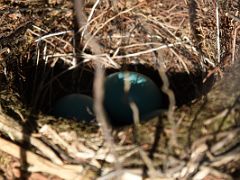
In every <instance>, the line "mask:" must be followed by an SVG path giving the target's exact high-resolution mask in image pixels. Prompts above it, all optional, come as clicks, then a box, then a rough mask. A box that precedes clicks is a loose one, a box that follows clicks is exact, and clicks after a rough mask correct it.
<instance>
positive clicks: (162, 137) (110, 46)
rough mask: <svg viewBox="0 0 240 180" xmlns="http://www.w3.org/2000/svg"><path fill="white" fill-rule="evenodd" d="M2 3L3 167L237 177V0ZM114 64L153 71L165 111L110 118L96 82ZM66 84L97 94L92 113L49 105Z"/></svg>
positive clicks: (25, 171)
mask: <svg viewBox="0 0 240 180" xmlns="http://www.w3.org/2000/svg"><path fill="white" fill-rule="evenodd" d="M0 5H1V6H0V13H1V17H2V18H1V20H0V22H1V24H2V26H1V34H2V36H1V37H0V48H1V49H0V55H1V60H0V63H1V69H0V70H1V71H0V72H1V73H0V79H1V86H0V87H1V97H0V100H1V101H0V102H1V111H0V141H1V147H0V150H1V151H0V157H1V158H0V160H1V163H0V169H1V171H0V173H1V175H2V176H3V177H5V178H9V179H13V178H24V179H25V178H26V177H31V178H33V179H34V178H38V179H39V178H46V177H51V176H55V178H60V179H95V178H100V179H115V178H120V179H141V178H146V179H148V178H156V179H234V178H238V176H239V175H238V174H239V170H240V169H239V167H240V166H239V159H240V158H239V157H240V149H239V143H240V139H239V133H240V128H239V122H240V116H239V107H240V106H239V104H240V103H239V97H240V87H239V86H238V82H239V77H238V76H237V73H238V71H239V69H240V66H239V62H238V61H237V59H238V58H237V57H239V55H238V54H239V52H238V44H239V40H238V38H237V37H238V34H239V33H238V29H239V25H238V24H239V21H240V20H239V17H238V9H239V2H238V1H234V0H232V1H216V2H215V1H208V0H207V1H199V2H197V1H192V0H189V1H184V0H180V1H179V2H178V3H176V2H175V1H169V0H168V1H166V0H162V1H159V0H132V1H127V0H119V1H115V0H112V1H110V0H109V1H108V0H102V1H97V0H96V1H92V0H86V1H85V2H84V1H82V0H78V1H77V0H76V1H73V2H69V1H64V0H56V1H54V0H48V2H47V3H46V2H43V1H32V2H31V1H29V2H24V1H17V2H15V1H12V2H9V1H3V2H1V3H0ZM122 70H132V71H137V72H140V73H142V74H145V75H147V76H149V77H150V78H151V79H153V81H154V82H155V83H156V84H157V85H158V86H159V87H160V88H162V90H163V91H164V92H165V93H166V95H167V99H168V110H166V111H164V112H163V113H162V114H161V115H158V116H156V117H153V118H152V119H151V120H149V121H147V122H143V123H141V124H133V125H129V126H125V127H118V128H112V127H111V126H110V125H109V124H108V121H107V120H106V117H105V116H104V113H103V112H104V109H103V107H102V105H101V99H102V92H103V91H104V90H103V89H101V87H102V84H103V79H104V74H106V75H107V74H110V73H112V72H117V71H122ZM221 78H222V79H223V80H221ZM215 82H216V83H215ZM75 92H77V93H84V94H87V95H90V96H94V99H95V102H94V103H95V113H96V120H97V121H96V122H91V123H85V122H77V121H73V120H67V119H61V118H60V119H56V118H54V117H52V116H50V115H48V112H49V111H50V109H51V107H52V106H53V104H54V103H55V101H56V100H57V99H59V98H60V97H62V96H64V95H66V94H70V93H75Z"/></svg>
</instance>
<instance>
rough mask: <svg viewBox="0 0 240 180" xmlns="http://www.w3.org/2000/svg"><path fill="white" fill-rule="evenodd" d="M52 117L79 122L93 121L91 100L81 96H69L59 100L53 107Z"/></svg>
mask: <svg viewBox="0 0 240 180" xmlns="http://www.w3.org/2000/svg"><path fill="white" fill-rule="evenodd" d="M52 115H54V116H56V117H63V118H68V119H77V120H81V121H91V120H92V119H94V114H93V100H92V98H91V97H89V96H86V95H83V94H71V95H67V96H64V97H63V98H61V99H59V100H58V101H57V102H56V104H55V106H54V107H53V111H52Z"/></svg>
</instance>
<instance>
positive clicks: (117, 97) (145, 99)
mask: <svg viewBox="0 0 240 180" xmlns="http://www.w3.org/2000/svg"><path fill="white" fill-rule="evenodd" d="M127 84H128V85H130V88H129V91H128V92H125V91H124V85H127ZM162 99H163V97H162V92H161V90H160V89H159V88H158V86H157V85H156V84H155V83H154V82H153V81H152V80H151V79H150V78H149V77H147V76H145V75H143V74H140V73H137V72H128V71H126V72H117V73H114V74H111V75H109V76H108V77H107V78H106V81H105V97H104V106H105V110H106V112H107V114H108V116H109V119H110V122H111V123H112V124H113V125H126V124H131V123H132V122H133V111H132V109H131V107H130V103H131V102H134V103H135V105H136V106H137V108H138V111H139V118H140V120H143V119H146V118H147V117H150V116H151V114H155V112H157V111H159V109H161V108H162Z"/></svg>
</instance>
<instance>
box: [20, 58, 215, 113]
mask: <svg viewBox="0 0 240 180" xmlns="http://www.w3.org/2000/svg"><path fill="white" fill-rule="evenodd" d="M120 70H123V71H124V70H128V71H135V72H138V73H141V74H144V75H146V76H148V77H149V78H150V79H152V80H153V81H154V82H155V84H156V85H157V86H158V87H159V88H161V87H162V80H161V78H160V76H159V73H158V71H157V70H155V69H154V68H152V67H149V66H145V65H125V66H123V68H122V69H120ZM120 70H116V69H106V76H107V75H109V74H112V73H114V72H117V71H120ZM23 72H24V75H25V78H26V80H25V83H24V88H23V92H22V93H21V94H22V95H23V97H24V98H23V99H24V100H25V103H26V104H27V105H28V106H29V107H30V108H34V109H35V110H37V111H38V110H40V111H42V112H43V113H46V114H48V113H49V112H50V111H51V108H52V106H53V105H54V103H55V102H56V101H57V100H58V99H59V98H61V97H63V96H65V95H68V94H71V93H82V94H86V95H89V96H92V88H93V80H94V69H91V68H89V66H87V65H83V66H80V67H78V68H74V69H72V70H67V67H66V66H65V65H64V64H63V63H61V62H57V63H56V64H55V66H54V67H50V66H49V65H46V64H45V63H44V62H41V63H39V64H38V65H37V66H36V65H34V64H31V63H27V64H26V65H25V66H24V68H23ZM63 72H64V73H63ZM167 75H168V78H169V81H170V88H171V89H172V90H173V92H174V94H175V98H176V105H177V106H181V105H183V104H187V103H190V102H191V101H192V100H194V99H196V98H198V97H201V96H202V95H204V94H206V93H207V92H208V91H209V90H210V89H211V87H212V85H213V84H214V82H215V78H214V76H211V77H209V78H208V79H207V81H206V82H205V83H203V79H204V77H205V74H204V73H203V72H201V71H199V72H195V73H190V74H188V73H185V72H168V73H167ZM163 102H164V106H165V107H166V108H167V107H168V97H167V95H165V97H164V98H163Z"/></svg>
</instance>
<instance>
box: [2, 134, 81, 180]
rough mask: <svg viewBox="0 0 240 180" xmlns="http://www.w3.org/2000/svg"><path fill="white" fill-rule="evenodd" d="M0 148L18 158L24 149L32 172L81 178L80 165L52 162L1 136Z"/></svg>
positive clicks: (65, 177) (67, 177)
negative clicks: (61, 164)
mask: <svg viewBox="0 0 240 180" xmlns="http://www.w3.org/2000/svg"><path fill="white" fill-rule="evenodd" d="M0 144H1V146H0V150H1V151H3V152H5V153H7V154H10V155H12V156H14V157H16V158H18V159H20V158H21V156H20V152H21V151H24V152H25V153H26V161H27V163H29V164H30V165H32V167H30V168H29V170H30V171H32V172H45V173H49V174H53V175H56V176H59V177H61V178H63V179H69V180H70V179H76V180H78V179H79V180H80V179H82V176H81V175H80V173H81V172H82V170H83V167H82V166H79V165H76V166H72V167H71V166H64V165H63V166H60V165H57V164H54V163H52V162H51V161H48V160H46V159H44V158H42V157H41V156H39V155H37V154H34V153H32V152H31V151H28V150H25V149H23V148H21V147H20V146H18V145H16V144H13V143H11V142H9V141H6V140H5V139H3V138H0Z"/></svg>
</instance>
